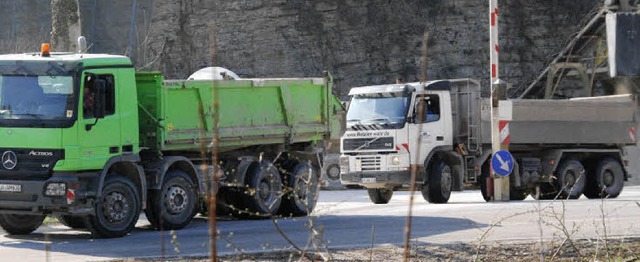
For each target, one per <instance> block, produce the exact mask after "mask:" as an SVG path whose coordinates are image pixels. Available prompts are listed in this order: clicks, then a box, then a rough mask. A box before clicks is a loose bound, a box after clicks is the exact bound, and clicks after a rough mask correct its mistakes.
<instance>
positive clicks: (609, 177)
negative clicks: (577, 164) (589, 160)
mask: <svg viewBox="0 0 640 262" xmlns="http://www.w3.org/2000/svg"><path fill="white" fill-rule="evenodd" d="M615 180H616V179H615V175H614V174H613V172H612V171H611V169H607V170H606V171H605V172H604V174H603V175H602V182H603V183H604V186H605V187H610V186H611V185H613V183H614V181H615Z"/></svg>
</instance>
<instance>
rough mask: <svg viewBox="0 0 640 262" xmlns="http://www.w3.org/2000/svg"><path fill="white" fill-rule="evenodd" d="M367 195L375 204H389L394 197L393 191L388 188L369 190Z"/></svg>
mask: <svg viewBox="0 0 640 262" xmlns="http://www.w3.org/2000/svg"><path fill="white" fill-rule="evenodd" d="M367 193H369V199H371V202H373V203H374V204H387V203H389V201H390V200H391V197H392V196H393V190H391V189H386V188H367Z"/></svg>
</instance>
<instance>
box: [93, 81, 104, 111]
mask: <svg viewBox="0 0 640 262" xmlns="http://www.w3.org/2000/svg"><path fill="white" fill-rule="evenodd" d="M93 91H94V92H95V93H94V100H93V116H94V117H95V118H104V116H105V115H106V104H107V101H106V97H107V94H106V92H107V81H105V80H104V79H96V80H94V81H93Z"/></svg>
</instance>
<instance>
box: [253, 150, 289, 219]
mask: <svg viewBox="0 0 640 262" xmlns="http://www.w3.org/2000/svg"><path fill="white" fill-rule="evenodd" d="M247 175H248V176H247V185H248V186H249V190H248V193H247V194H246V196H245V199H246V201H247V206H248V207H249V210H250V211H251V212H252V213H253V214H252V215H254V216H258V217H271V216H273V215H274V214H276V212H277V211H278V209H279V208H280V203H281V202H282V198H281V194H282V180H281V179H280V172H278V169H277V168H276V167H275V166H274V165H273V164H272V163H271V162H269V161H266V160H263V161H262V162H260V165H254V166H253V167H252V168H251V169H250V171H249V172H248V174H247Z"/></svg>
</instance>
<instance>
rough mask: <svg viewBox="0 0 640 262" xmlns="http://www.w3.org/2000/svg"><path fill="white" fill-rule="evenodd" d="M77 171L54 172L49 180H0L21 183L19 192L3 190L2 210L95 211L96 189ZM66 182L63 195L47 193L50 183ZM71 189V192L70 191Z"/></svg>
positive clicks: (0, 197) (15, 183) (0, 196)
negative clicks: (88, 187)
mask: <svg viewBox="0 0 640 262" xmlns="http://www.w3.org/2000/svg"><path fill="white" fill-rule="evenodd" d="M74 174H75V173H62V174H54V175H53V176H52V177H50V178H49V179H46V180H7V179H0V184H7V185H20V187H21V190H20V192H0V213H10V214H50V213H64V214H77V215H80V214H89V213H91V212H92V206H93V199H94V197H95V191H90V190H87V185H88V183H87V182H88V181H91V179H90V180H84V179H83V180H80V179H79V178H78V176H76V175H74ZM54 182H55V183H65V184H66V188H67V190H66V191H65V194H64V195H60V196H47V195H45V193H44V192H45V188H46V186H47V184H48V183H54ZM69 191H71V192H69Z"/></svg>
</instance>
